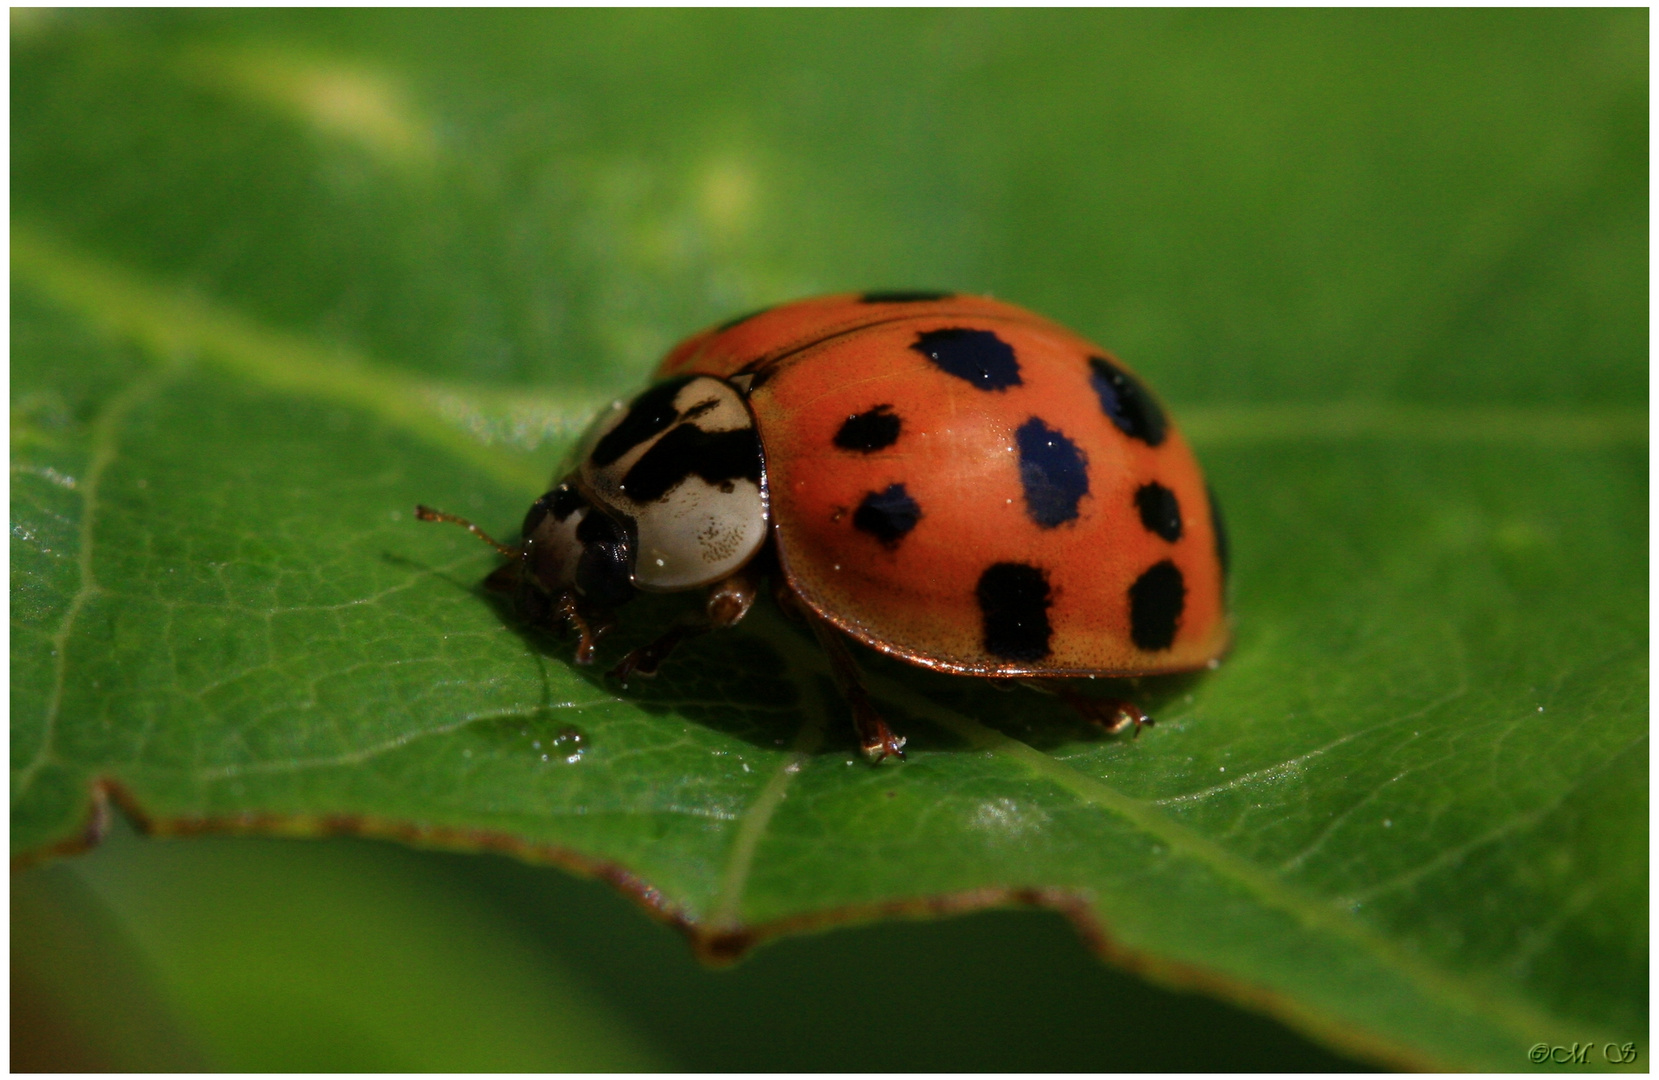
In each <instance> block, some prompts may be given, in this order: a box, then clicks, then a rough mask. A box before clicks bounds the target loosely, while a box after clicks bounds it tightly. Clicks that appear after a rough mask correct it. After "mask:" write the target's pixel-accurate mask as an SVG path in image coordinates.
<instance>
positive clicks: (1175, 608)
mask: <svg viewBox="0 0 1659 1080" xmlns="http://www.w3.org/2000/svg"><path fill="white" fill-rule="evenodd" d="M1186 604H1187V585H1186V582H1185V581H1184V580H1182V578H1181V571H1180V570H1179V569H1178V568H1177V567H1176V565H1175V564H1174V563H1172V562H1170V561H1169V560H1168V559H1165V560H1164V561H1163V562H1161V563H1157V564H1155V565H1154V566H1153V567H1152V569H1150V570H1148V571H1147V572H1146V573H1144V574H1142V575H1141V576H1140V577H1139V578H1137V579H1136V580H1135V583H1134V584H1133V585H1131V586H1129V636H1130V637H1131V638H1132V639H1133V640H1134V642H1135V644H1136V645H1137V646H1138V647H1140V648H1142V649H1145V650H1146V651H1147V652H1156V651H1157V650H1159V649H1167V648H1169V646H1170V644H1171V643H1173V642H1174V641H1175V628H1176V626H1177V625H1179V624H1180V622H1181V609H1182V608H1184V607H1186Z"/></svg>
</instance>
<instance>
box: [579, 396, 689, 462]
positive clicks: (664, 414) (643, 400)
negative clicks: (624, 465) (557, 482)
mask: <svg viewBox="0 0 1659 1080" xmlns="http://www.w3.org/2000/svg"><path fill="white" fill-rule="evenodd" d="M691 379H692V377H691V376H690V375H683V376H681V377H680V378H678V379H669V380H668V381H666V382H660V383H658V384H657V385H655V386H653V387H651V388H650V389H649V390H647V391H645V393H643V394H641V395H640V396H639V397H637V398H635V399H634V400H633V402H632V403H631V404H629V406H628V415H627V416H624V417H623V418H622V423H620V424H618V425H616V427H614V428H612V429H611V430H610V431H609V432H608V433H606V435H605V437H604V438H603V439H600V440H599V444H598V445H597V446H595V447H594V448H593V453H592V454H590V455H589V460H590V461H592V462H593V464H594V465H595V466H596V467H598V468H601V469H603V468H604V467H605V466H606V465H609V464H611V463H612V462H613V461H615V460H616V459H617V458H619V457H621V456H622V455H623V454H626V453H627V452H628V451H630V450H632V449H633V448H634V447H636V446H638V445H639V444H640V443H642V442H644V441H645V440H646V439H649V438H650V437H651V436H653V435H655V434H656V433H657V432H659V431H661V430H662V429H663V428H665V427H667V426H668V425H669V424H672V423H673V422H674V419H675V418H676V417H677V416H679V415H680V413H679V410H677V409H675V408H674V398H675V397H676V396H678V395H679V393H680V388H681V387H683V386H684V385H685V384H686V383H688V382H690V381H691Z"/></svg>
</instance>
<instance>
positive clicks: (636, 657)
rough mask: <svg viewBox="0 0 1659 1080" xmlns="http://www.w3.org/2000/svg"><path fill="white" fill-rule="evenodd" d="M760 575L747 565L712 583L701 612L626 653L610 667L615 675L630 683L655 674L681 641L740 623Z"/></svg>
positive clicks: (757, 586) (752, 598) (749, 604)
mask: <svg viewBox="0 0 1659 1080" xmlns="http://www.w3.org/2000/svg"><path fill="white" fill-rule="evenodd" d="M759 587H760V580H759V575H758V574H757V573H756V572H755V571H753V570H752V569H751V568H749V567H744V568H743V569H741V570H739V571H738V572H737V573H735V574H733V575H732V576H731V577H729V578H726V579H725V580H724V581H717V582H715V583H714V584H713V585H710V586H709V595H708V602H707V603H706V604H705V605H704V606H703V613H702V614H701V615H689V616H687V617H685V618H683V619H681V620H680V621H679V622H677V623H675V624H674V625H673V626H671V627H669V628H668V631H667V632H666V633H664V634H663V635H662V636H661V637H659V638H658V639H657V640H655V641H653V642H651V644H649V645H643V646H641V647H640V648H637V649H635V650H633V651H632V652H630V653H629V654H628V655H627V656H624V657H623V658H622V660H621V662H620V663H618V664H617V665H616V666H615V667H614V668H612V669H611V670H610V675H611V677H612V678H615V679H618V680H620V681H621V682H623V683H624V684H626V683H627V681H628V677H629V676H630V675H644V676H646V677H647V678H649V677H651V676H654V675H655V674H656V673H657V669H658V668H660V667H661V666H662V662H663V661H664V660H666V659H668V654H669V653H671V652H673V651H674V649H675V647H676V646H678V645H679V644H680V642H682V641H684V640H686V639H687V638H694V637H697V636H699V635H701V634H706V633H708V632H709V631H710V630H724V629H726V628H727V627H730V626H736V625H737V624H738V623H739V622H740V621H742V619H743V616H745V615H747V614H749V609H750V608H751V607H753V606H754V603H755V594H756V592H758V591H759Z"/></svg>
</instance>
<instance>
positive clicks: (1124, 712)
mask: <svg viewBox="0 0 1659 1080" xmlns="http://www.w3.org/2000/svg"><path fill="white" fill-rule="evenodd" d="M1021 681H1022V682H1024V683H1025V685H1027V686H1029V687H1031V688H1032V689H1033V690H1041V691H1042V692H1043V693H1045V694H1053V695H1054V696H1055V697H1057V698H1059V699H1060V700H1061V701H1063V702H1065V703H1066V704H1067V705H1069V706H1071V709H1072V711H1073V712H1075V713H1076V714H1077V715H1078V716H1081V717H1082V718H1083V719H1084V720H1086V721H1088V722H1089V723H1091V724H1093V725H1094V726H1095V727H1097V728H1099V729H1100V730H1102V731H1104V732H1105V733H1106V734H1108V735H1121V734H1122V733H1123V731H1124V729H1125V728H1128V727H1129V726H1130V725H1131V724H1133V725H1134V728H1135V732H1134V734H1135V735H1136V736H1139V735H1140V733H1141V728H1143V727H1151V726H1152V725H1153V724H1155V723H1157V721H1156V720H1154V719H1152V717H1150V716H1148V715H1146V713H1144V712H1142V711H1141V708H1140V706H1138V705H1136V704H1135V703H1134V702H1133V701H1130V700H1128V699H1127V698H1092V697H1085V696H1084V695H1082V694H1079V693H1078V692H1077V691H1075V690H1073V689H1072V688H1071V687H1070V686H1068V685H1066V684H1065V683H1064V682H1061V681H1060V680H1058V679H1043V680H1037V679H1023V680H1021Z"/></svg>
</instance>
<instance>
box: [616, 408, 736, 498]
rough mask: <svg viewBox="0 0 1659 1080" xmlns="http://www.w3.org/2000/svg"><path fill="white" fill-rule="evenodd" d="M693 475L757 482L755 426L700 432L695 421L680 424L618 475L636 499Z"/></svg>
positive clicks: (712, 480) (660, 492)
mask: <svg viewBox="0 0 1659 1080" xmlns="http://www.w3.org/2000/svg"><path fill="white" fill-rule="evenodd" d="M693 473H695V474H696V475H698V476H700V477H702V478H703V480H704V481H706V482H707V483H710V484H715V485H719V484H729V483H731V482H732V481H733V480H752V481H754V482H755V483H757V484H758V483H760V439H759V438H758V437H757V436H756V434H755V429H754V428H750V427H744V428H738V429H736V430H735V431H704V430H703V429H702V428H700V427H698V426H697V425H695V424H681V425H680V426H679V427H677V428H675V429H674V430H673V431H670V432H669V433H668V434H667V435H664V436H663V437H662V438H660V439H658V440H657V441H656V444H655V445H654V446H652V447H651V449H649V450H647V451H646V452H645V453H644V454H643V455H641V457H640V459H639V460H638V461H636V462H634V466H633V468H631V469H629V470H628V474H627V475H626V476H624V477H623V478H622V484H621V487H622V493H623V494H624V495H626V496H628V498H630V499H632V500H634V501H635V502H639V503H648V502H656V501H657V500H658V499H660V498H662V497H663V496H664V495H667V494H668V493H669V492H670V491H672V490H674V488H675V487H677V486H678V485H679V484H680V482H681V481H683V480H684V479H685V478H686V477H688V476H691V475H692V474H693Z"/></svg>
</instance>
